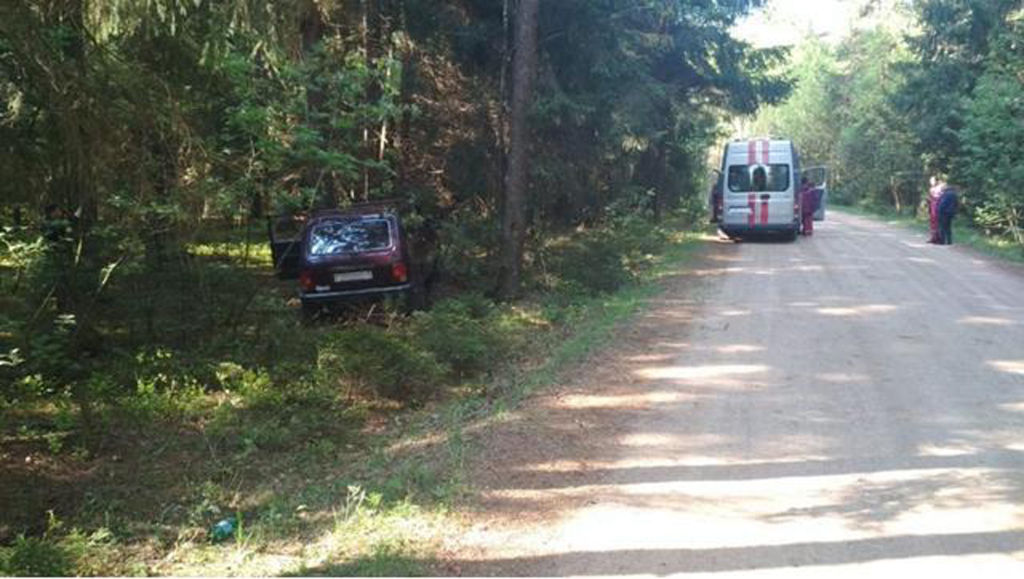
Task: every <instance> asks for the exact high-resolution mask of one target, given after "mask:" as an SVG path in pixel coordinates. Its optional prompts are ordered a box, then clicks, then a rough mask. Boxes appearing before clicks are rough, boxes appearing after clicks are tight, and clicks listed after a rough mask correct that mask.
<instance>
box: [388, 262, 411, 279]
mask: <svg viewBox="0 0 1024 579" xmlns="http://www.w3.org/2000/svg"><path fill="white" fill-rule="evenodd" d="M391 279H393V280H395V281H398V282H402V283H405V282H407V281H409V268H408V267H406V265H405V263H404V262H401V261H399V262H398V263H393V264H391Z"/></svg>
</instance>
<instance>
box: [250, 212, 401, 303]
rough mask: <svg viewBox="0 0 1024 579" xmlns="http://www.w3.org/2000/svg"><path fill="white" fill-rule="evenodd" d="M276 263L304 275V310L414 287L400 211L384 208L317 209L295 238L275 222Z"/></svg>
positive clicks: (280, 269)
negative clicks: (283, 232)
mask: <svg viewBox="0 0 1024 579" xmlns="http://www.w3.org/2000/svg"><path fill="white" fill-rule="evenodd" d="M270 233H271V248H272V250H273V255H274V263H275V265H276V266H277V269H278V272H279V274H280V275H281V276H282V277H295V276H296V275H297V277H298V280H299V298H300V299H301V300H302V307H303V311H304V312H305V313H307V314H311V313H315V312H316V311H318V310H320V309H321V308H322V307H323V306H329V305H332V304H337V303H341V302H347V301H353V300H357V299H360V298H373V297H381V296H387V295H395V296H401V297H404V296H405V295H406V294H407V293H408V292H409V291H410V289H411V287H412V285H411V283H410V260H409V252H408V249H407V247H406V243H405V235H404V232H403V231H402V224H401V220H400V219H399V218H398V215H397V214H396V213H395V212H393V211H391V210H388V209H384V208H379V207H353V208H350V209H345V210H331V211H321V212H318V213H315V214H313V215H312V216H311V217H309V218H308V219H307V220H305V224H304V225H303V226H302V227H301V230H300V233H299V234H298V236H296V237H292V238H291V239H287V238H282V237H281V236H279V235H276V233H277V232H275V227H273V226H272V227H271V231H270Z"/></svg>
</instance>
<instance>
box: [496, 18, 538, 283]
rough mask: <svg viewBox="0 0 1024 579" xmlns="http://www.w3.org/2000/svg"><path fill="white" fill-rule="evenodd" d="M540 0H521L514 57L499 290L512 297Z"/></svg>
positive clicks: (519, 259)
mask: <svg viewBox="0 0 1024 579" xmlns="http://www.w3.org/2000/svg"><path fill="white" fill-rule="evenodd" d="M538 5H539V0H520V2H519V10H518V11H517V12H516V21H515V25H516V46H515V55H514V56H513V60H512V111H511V115H510V120H509V125H510V126H509V153H508V170H507V171H506V173H505V195H504V203H503V204H502V208H503V212H502V219H501V273H500V277H499V285H498V293H499V294H500V295H501V297H503V298H506V299H507V298H511V297H513V296H515V294H516V293H517V292H518V291H519V281H520V276H521V270H522V264H523V242H524V241H525V236H526V188H527V184H528V183H527V181H528V175H527V162H528V159H527V155H528V153H529V145H530V139H529V126H528V123H527V120H528V119H527V117H528V116H529V113H530V105H531V104H532V101H533V80H534V77H535V76H536V73H537V11H538Z"/></svg>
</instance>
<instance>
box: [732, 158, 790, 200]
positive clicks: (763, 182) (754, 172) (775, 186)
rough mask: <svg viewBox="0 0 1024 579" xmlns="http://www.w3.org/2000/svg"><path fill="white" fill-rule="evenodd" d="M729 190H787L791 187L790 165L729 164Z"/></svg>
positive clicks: (735, 191)
mask: <svg viewBox="0 0 1024 579" xmlns="http://www.w3.org/2000/svg"><path fill="white" fill-rule="evenodd" d="M728 186H729V191H732V192H733V193H738V192H744V193H745V192H748V191H785V190H787V189H789V165H786V164H775V165H729V179H728Z"/></svg>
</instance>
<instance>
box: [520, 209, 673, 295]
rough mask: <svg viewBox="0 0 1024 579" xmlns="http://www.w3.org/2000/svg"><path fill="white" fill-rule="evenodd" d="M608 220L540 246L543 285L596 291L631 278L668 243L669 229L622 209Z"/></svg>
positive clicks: (571, 291)
mask: <svg viewBox="0 0 1024 579" xmlns="http://www.w3.org/2000/svg"><path fill="white" fill-rule="evenodd" d="M613 221H614V223H612V226H610V227H603V228H599V229H591V230H584V231H578V232H575V233H573V234H572V235H570V236H566V237H563V238H560V239H557V240H555V241H553V242H551V243H549V244H548V245H547V246H546V247H545V248H543V250H541V251H540V252H539V259H538V260H537V261H538V263H537V264H536V267H535V269H537V270H538V272H537V273H538V274H539V276H540V283H541V286H542V289H548V290H555V291H557V292H560V293H569V294H584V295H598V294H604V293H611V292H614V291H616V290H618V289H620V288H621V287H623V286H625V285H627V284H629V283H631V282H633V281H635V280H636V279H637V277H638V276H639V275H641V274H642V273H643V272H644V271H646V270H647V269H648V268H649V267H650V266H651V265H652V264H653V255H654V254H657V253H660V252H661V251H662V250H663V249H664V247H665V245H666V244H667V243H668V239H669V234H668V231H667V230H666V229H664V228H662V227H658V226H656V225H653V224H652V223H651V222H650V221H648V220H647V219H644V218H642V217H640V216H633V215H626V216H622V217H619V218H616V219H614V220H613Z"/></svg>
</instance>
